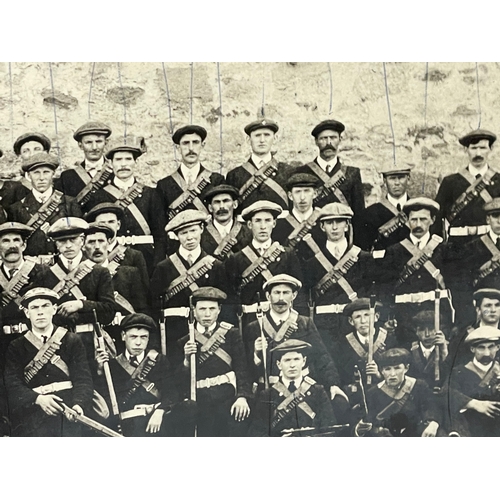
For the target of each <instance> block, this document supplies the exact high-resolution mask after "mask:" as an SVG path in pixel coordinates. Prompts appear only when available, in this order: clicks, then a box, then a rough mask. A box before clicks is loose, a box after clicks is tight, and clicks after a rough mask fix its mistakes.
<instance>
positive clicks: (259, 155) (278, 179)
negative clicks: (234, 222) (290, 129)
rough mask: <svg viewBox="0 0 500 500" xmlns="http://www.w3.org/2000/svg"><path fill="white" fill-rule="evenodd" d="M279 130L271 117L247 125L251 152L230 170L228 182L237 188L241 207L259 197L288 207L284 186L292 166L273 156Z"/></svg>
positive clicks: (245, 206)
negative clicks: (244, 161)
mask: <svg viewBox="0 0 500 500" xmlns="http://www.w3.org/2000/svg"><path fill="white" fill-rule="evenodd" d="M278 130H279V127H278V124H277V123H276V122H274V121H273V120H269V119H268V118H262V119H260V120H256V121H253V122H251V123H249V124H248V125H247V126H246V127H245V134H246V135H247V144H249V145H250V148H251V150H252V154H251V155H250V158H249V159H248V160H247V162H246V163H244V164H243V165H240V166H239V167H236V168H233V169H232V170H231V171H229V172H228V173H227V183H228V184H230V185H231V186H234V187H235V188H237V189H238V192H239V196H240V211H241V210H243V209H245V208H247V207H249V206H250V205H252V204H253V203H254V202H256V201H259V200H267V201H272V202H273V203H276V204H278V205H279V206H280V207H281V208H282V209H283V210H287V209H288V198H287V195H286V191H285V189H284V187H285V183H286V180H287V178H288V177H289V176H290V174H291V171H292V167H291V166H290V165H287V164H285V163H282V162H278V160H277V159H276V158H275V157H274V144H275V141H276V133H277V132H278Z"/></svg>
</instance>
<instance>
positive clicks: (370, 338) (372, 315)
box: [366, 295, 376, 385]
mask: <svg viewBox="0 0 500 500" xmlns="http://www.w3.org/2000/svg"><path fill="white" fill-rule="evenodd" d="M375 301H376V297H375V295H370V325H369V331H368V360H367V363H371V362H372V361H373V338H374V337H375ZM371 384H372V376H371V375H367V376H366V385H371Z"/></svg>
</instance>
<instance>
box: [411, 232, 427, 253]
mask: <svg viewBox="0 0 500 500" xmlns="http://www.w3.org/2000/svg"><path fill="white" fill-rule="evenodd" d="M430 239H431V235H430V233H429V231H427V232H426V233H425V234H424V235H423V236H422V238H417V237H416V236H414V235H413V234H410V240H411V242H412V243H413V244H414V245H415V246H416V247H418V248H420V249H421V250H423V249H424V248H425V245H427V243H429V240H430Z"/></svg>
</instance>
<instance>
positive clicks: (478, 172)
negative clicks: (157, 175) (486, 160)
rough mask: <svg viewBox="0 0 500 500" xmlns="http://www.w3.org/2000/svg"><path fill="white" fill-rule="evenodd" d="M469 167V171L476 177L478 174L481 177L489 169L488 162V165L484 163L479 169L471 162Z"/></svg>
mask: <svg viewBox="0 0 500 500" xmlns="http://www.w3.org/2000/svg"><path fill="white" fill-rule="evenodd" d="M467 168H468V169H469V172H470V174H471V175H472V177H474V178H475V177H476V176H477V175H480V176H481V177H483V176H484V175H485V174H486V172H487V171H488V168H489V167H488V164H486V165H483V166H482V167H481V168H479V169H477V168H476V167H475V166H474V165H471V164H470V163H469V166H468V167H467Z"/></svg>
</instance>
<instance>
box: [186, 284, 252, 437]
mask: <svg viewBox="0 0 500 500" xmlns="http://www.w3.org/2000/svg"><path fill="white" fill-rule="evenodd" d="M226 299H227V295H226V294H225V293H224V292H223V291H222V290H219V289H218V288H214V287H200V288H198V290H195V291H194V292H193V294H192V303H193V306H194V311H193V314H194V320H195V322H194V334H195V341H194V342H192V341H191V340H189V337H187V336H186V337H184V338H182V339H180V341H179V343H180V344H181V345H183V349H184V361H183V362H182V363H181V365H180V367H179V368H180V369H179V373H178V375H179V384H180V388H181V391H182V394H184V396H185V397H188V396H189V389H190V386H189V380H190V379H189V374H190V366H191V365H190V363H191V361H190V360H191V356H192V355H193V354H194V355H195V360H196V406H197V418H196V424H197V435H198V436H210V437H214V436H244V435H246V433H247V428H248V422H249V420H248V418H249V416H250V406H249V400H250V397H251V395H252V385H251V379H250V375H249V371H248V367H247V360H246V357H245V349H244V346H243V341H242V338H241V335H240V332H239V331H238V329H237V328H234V326H233V325H232V324H231V323H226V322H224V321H219V315H220V312H221V308H222V304H223V303H224V301H225V300H226Z"/></svg>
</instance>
